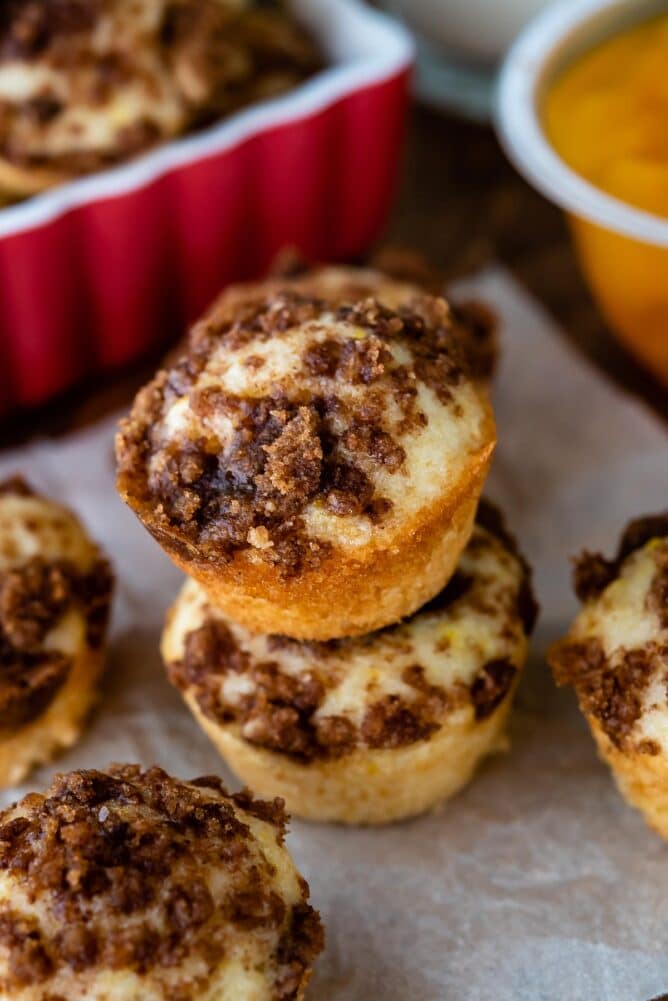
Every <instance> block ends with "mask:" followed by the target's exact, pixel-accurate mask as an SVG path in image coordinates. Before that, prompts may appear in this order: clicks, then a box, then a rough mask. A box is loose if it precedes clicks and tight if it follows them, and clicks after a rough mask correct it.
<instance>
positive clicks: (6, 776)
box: [0, 478, 112, 786]
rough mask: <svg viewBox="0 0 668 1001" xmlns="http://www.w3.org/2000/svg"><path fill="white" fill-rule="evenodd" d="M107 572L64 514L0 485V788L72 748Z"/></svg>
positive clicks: (98, 666)
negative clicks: (65, 748)
mask: <svg viewBox="0 0 668 1001" xmlns="http://www.w3.org/2000/svg"><path fill="white" fill-rule="evenodd" d="M111 591H112V577H111V571H110V568H109V564H108V563H107V561H106V560H105V559H104V558H103V557H102V556H101V554H100V551H99V550H98V548H97V547H96V546H95V545H94V543H93V542H91V541H90V539H89V538H88V536H87V535H86V533H85V531H84V529H83V528H82V526H81V524H80V522H79V521H78V520H77V518H76V517H75V516H74V515H73V514H72V513H71V512H70V511H68V510H67V509H66V508H64V507H61V506H60V505H59V504H56V503H54V501H52V500H49V499H48V498H46V497H41V496H39V495H38V494H36V493H34V492H33V491H32V490H31V488H30V487H29V486H28V485H27V484H26V483H25V481H24V480H22V479H20V478H15V479H11V480H6V481H4V482H2V483H0V785H1V786H6V785H14V784H16V783H17V782H20V781H21V779H23V778H24V776H25V775H26V774H27V772H28V771H29V770H30V768H31V767H32V766H33V765H37V764H41V763H42V762H46V761H48V760H50V758H52V757H53V755H54V754H55V753H56V751H58V750H59V749H60V748H63V747H69V746H70V745H71V744H73V743H74V742H75V741H76V740H77V738H78V736H79V734H80V731H81V728H82V726H83V723H84V721H85V718H86V715H87V713H88V710H89V709H90V706H91V704H92V702H93V699H94V696H95V688H96V684H97V680H98V677H99V675H100V672H101V670H102V667H103V662H104V640H105V634H106V627H107V619H108V615H109V606H110V602H111Z"/></svg>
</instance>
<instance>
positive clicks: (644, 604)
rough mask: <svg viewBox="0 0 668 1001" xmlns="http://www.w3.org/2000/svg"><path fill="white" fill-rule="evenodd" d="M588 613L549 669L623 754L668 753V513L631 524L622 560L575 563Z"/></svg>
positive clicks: (589, 557)
mask: <svg viewBox="0 0 668 1001" xmlns="http://www.w3.org/2000/svg"><path fill="white" fill-rule="evenodd" d="M574 577H575V588H576V592H577V594H578V597H580V599H581V600H582V601H583V607H582V609H581V611H580V613H579V614H578V616H577V617H576V619H575V621H574V623H573V625H572V627H571V629H570V631H569V634H568V636H567V637H566V639H565V640H563V641H561V642H559V643H557V644H555V645H554V647H553V648H552V650H551V651H550V662H551V664H552V668H553V671H554V675H555V678H556V680H557V682H558V683H559V684H562V685H573V687H574V688H575V690H576V692H577V695H578V699H579V702H580V705H581V707H582V709H583V711H584V712H585V713H587V715H589V716H591V717H593V718H594V719H595V720H596V722H597V723H598V724H599V726H600V727H601V729H602V730H603V732H604V733H605V734H606V735H607V737H608V738H609V739H610V741H611V742H612V743H613V744H614V745H615V746H616V747H617V748H619V749H622V750H639V751H642V752H645V753H650V754H655V753H658V752H659V751H660V750H662V751H668V694H667V690H666V673H667V671H668V512H665V513H663V514H659V515H651V516H648V517H645V518H639V519H637V520H635V521H632V522H631V523H630V524H629V526H628V528H627V529H626V531H625V532H624V535H623V536H622V540H621V542H620V546H619V549H618V552H617V556H616V557H615V558H614V559H611V560H609V559H606V558H605V557H604V556H601V555H600V554H598V553H583V554H582V556H580V557H579V558H578V559H577V561H576V563H575V575H574Z"/></svg>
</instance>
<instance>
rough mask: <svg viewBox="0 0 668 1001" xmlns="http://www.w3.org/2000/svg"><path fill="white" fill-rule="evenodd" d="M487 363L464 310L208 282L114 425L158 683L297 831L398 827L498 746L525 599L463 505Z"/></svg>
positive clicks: (421, 298) (337, 279)
mask: <svg viewBox="0 0 668 1001" xmlns="http://www.w3.org/2000/svg"><path fill="white" fill-rule="evenodd" d="M492 359H493V350H492V346H491V334H490V324H489V321H488V318H487V317H486V315H485V314H484V312H481V311H480V310H461V309H460V310H457V309H454V308H452V307H451V306H449V305H448V304H447V303H446V302H445V300H443V299H441V298H437V297H433V296H431V295H428V294H427V293H426V292H425V291H424V290H423V289H421V288H420V287H418V286H417V285H413V284H411V283H408V282H401V281H396V280H392V279H390V278H388V277H386V276H384V275H382V274H380V273H379V272H375V271H369V270H361V269H348V268H325V269H318V270H315V271H312V272H310V273H307V274H306V275H303V276H300V277H296V278H292V279H272V280H269V281H266V282H263V283H261V284H255V285H245V286H239V287H236V288H232V289H229V290H227V291H226V292H225V293H224V294H223V295H222V297H221V298H220V299H219V300H218V302H217V303H216V304H215V305H214V307H213V308H212V310H211V311H210V312H209V313H208V314H207V315H206V316H205V317H204V318H203V319H202V320H201V321H200V322H199V323H198V324H197V325H196V326H195V327H194V329H193V330H192V331H191V334H190V336H189V339H188V343H187V346H186V348H185V350H184V352H183V353H182V355H181V356H180V358H179V359H178V360H177V361H176V363H175V364H174V365H173V366H172V367H171V368H170V369H169V370H164V371H161V372H159V373H158V374H157V376H156V377H155V378H154V380H153V381H152V382H151V383H150V384H149V385H148V386H147V387H145V388H144V389H143V390H142V391H141V392H140V393H139V395H138V396H137V399H136V401H135V404H134V407H133V410H132V413H131V414H130V416H129V418H127V419H126V420H125V421H124V422H123V424H122V426H121V430H120V433H119V436H118V441H117V457H118V463H119V479H118V484H119V490H120V492H121V494H122V496H123V497H124V499H125V500H126V501H127V503H128V504H129V505H130V506H131V507H132V508H133V509H134V510H135V512H136V513H137V514H138V515H139V517H140V518H141V520H142V521H143V522H144V524H145V525H146V527H147V528H148V529H149V531H150V532H151V533H152V534H153V535H154V536H155V538H156V539H157V540H158V541H159V542H160V543H161V544H162V546H163V547H164V548H165V550H166V551H167V552H168V553H169V555H170V556H171V557H172V559H173V560H174V561H175V562H176V563H177V564H178V565H179V566H180V567H181V568H182V569H183V570H184V571H185V572H186V573H187V574H188V575H189V577H190V578H191V579H190V580H189V581H188V582H187V583H186V585H185V586H184V588H183V591H182V592H181V595H180V597H179V598H178V600H177V602H176V605H175V606H174V608H173V610H172V612H171V615H170V617H169V620H168V623H167V627H166V629H165V633H164V636H163V653H164V656H165V661H166V663H167V668H168V673H169V676H170V679H171V680H172V681H173V683H174V684H176V685H177V686H178V687H179V688H180V689H181V691H182V692H183V694H184V697H185V699H186V701H187V702H188V704H189V705H190V707H191V708H192V710H193V712H194V713H195V715H196V717H197V718H198V720H199V721H200V722H201V724H202V726H203V727H204V729H205V730H206V731H207V732H208V733H209V734H210V736H211V737H212V739H213V740H214V741H215V743H216V745H217V746H218V747H219V748H220V750H221V752H222V753H223V755H224V757H225V758H226V759H227V760H228V762H229V763H230V764H231V765H232V767H233V768H234V769H235V771H236V772H237V773H238V774H239V775H240V776H241V777H242V778H243V779H244V780H245V781H247V782H248V783H249V784H250V785H251V786H252V787H253V789H255V790H257V791H258V792H260V793H262V794H264V795H269V796H276V795H278V796H282V797H283V798H284V799H285V800H286V802H287V805H288V808H289V809H290V811H291V812H294V813H295V814H297V815H299V816H305V817H310V818H313V819H327V820H337V821H342V822H351V823H353V822H354V823H380V822H383V821H388V820H392V819H396V818H399V817H404V816H409V815H411V814H415V813H418V812H420V811H422V810H425V809H428V808H429V807H431V806H433V805H434V804H435V803H437V802H438V801H440V800H442V799H443V798H445V797H447V796H448V795H451V794H452V793H453V792H455V791H456V790H457V789H458V788H460V787H461V786H462V785H463V784H464V783H465V782H466V781H467V780H468V778H469V777H470V775H471V774H472V772H473V770H474V768H475V766H476V764H477V762H478V761H479V760H480V758H481V757H483V756H484V755H485V754H486V753H488V752H489V751H490V750H492V749H494V748H495V747H496V746H498V744H499V740H500V735H501V733H502V729H503V723H504V720H505V717H506V715H507V711H508V708H509V705H510V701H511V699H512V694H513V692H514V689H515V685H516V681H517V678H518V675H519V671H520V669H521V667H522V664H523V661H524V658H525V654H526V646H527V635H528V633H529V631H530V629H531V626H532V624H533V619H534V615H535V605H534V602H533V598H532V596H531V589H530V581H529V572H528V568H527V566H526V564H525V562H524V560H523V559H522V557H521V556H520V555H519V553H518V552H517V550H516V547H515V545H514V543H513V541H512V539H511V538H510V537H509V536H508V534H507V532H506V531H505V529H504V527H503V524H502V521H501V519H500V517H499V516H498V513H496V512H495V511H494V510H493V509H491V508H490V507H489V506H487V505H483V506H482V508H481V509H480V508H479V507H478V502H479V498H480V494H481V491H482V488H483V485H484V482H485V478H486V475H487V472H488V469H489V464H490V461H491V457H492V452H493V449H494V444H495V427H494V420H493V415H492V411H491V406H490V403H489V397H488V386H487V382H488V378H489V374H490V368H491V363H492ZM477 510H478V516H477V519H476V511H477Z"/></svg>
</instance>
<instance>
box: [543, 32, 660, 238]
mask: <svg viewBox="0 0 668 1001" xmlns="http://www.w3.org/2000/svg"><path fill="white" fill-rule="evenodd" d="M544 116H545V125H546V127H547V133H548V136H549V138H550V140H551V142H552V144H553V145H554V147H555V149H556V150H557V152H558V153H559V154H560V155H561V156H562V157H563V159H564V160H565V161H566V163H568V164H569V166H571V167H572V168H573V169H574V170H576V171H577V172H578V173H579V174H582V176H583V177H586V178H587V180H589V181H591V182H592V184H595V185H596V186H597V187H599V188H602V189H603V190H604V191H607V192H608V193H609V194H611V195H615V196H616V197H618V198H620V199H622V201H625V202H628V203H629V204H631V205H636V206H638V208H642V209H646V210H647V211H649V212H652V213H654V214H656V215H661V216H666V217H667V218H668V14H665V15H661V17H657V18H653V19H652V20H651V21H646V22H644V23H643V24H640V25H639V26H637V27H633V28H630V29H628V30H627V31H625V32H622V34H620V35H617V36H615V37H614V38H612V39H609V40H608V41H606V42H603V43H601V44H600V45H598V46H597V47H596V48H594V49H593V50H592V51H591V52H588V53H587V54H586V55H584V56H581V57H580V59H578V60H577V61H576V62H575V63H574V64H573V65H572V66H570V67H569V68H568V69H567V70H566V71H565V73H563V75H562V76H561V77H560V78H559V79H558V80H557V82H556V83H555V84H554V85H553V87H552V88H551V90H550V92H549V93H548V95H547V98H546V101H545V106H544Z"/></svg>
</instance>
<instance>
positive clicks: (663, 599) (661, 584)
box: [647, 546, 668, 629]
mask: <svg viewBox="0 0 668 1001" xmlns="http://www.w3.org/2000/svg"><path fill="white" fill-rule="evenodd" d="M657 557H658V567H657V570H656V573H655V574H654V577H653V578H652V583H651V584H650V588H649V594H648V595H647V607H648V609H649V610H650V612H653V613H654V614H655V615H656V616H657V618H658V620H659V625H660V627H661V629H668V546H666V547H664V550H663V551H662V552H661V553H658V554H657Z"/></svg>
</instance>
